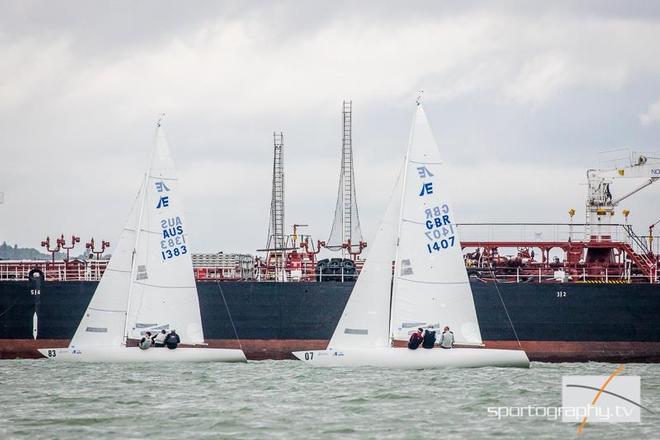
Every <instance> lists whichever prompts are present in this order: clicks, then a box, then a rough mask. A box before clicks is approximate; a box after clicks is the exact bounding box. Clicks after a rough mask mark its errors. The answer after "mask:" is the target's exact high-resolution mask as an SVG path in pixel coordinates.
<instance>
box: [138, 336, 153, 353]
mask: <svg viewBox="0 0 660 440" xmlns="http://www.w3.org/2000/svg"><path fill="white" fill-rule="evenodd" d="M138 346H139V347H140V350H146V349H148V348H149V347H151V332H146V333H145V334H144V336H142V339H140V343H139V344H138Z"/></svg>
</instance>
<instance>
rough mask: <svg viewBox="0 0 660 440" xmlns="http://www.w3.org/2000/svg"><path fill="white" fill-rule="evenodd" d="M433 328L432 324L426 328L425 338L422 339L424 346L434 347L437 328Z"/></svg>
mask: <svg viewBox="0 0 660 440" xmlns="http://www.w3.org/2000/svg"><path fill="white" fill-rule="evenodd" d="M431 329H433V326H432V325H431V326H429V328H427V329H426V330H424V340H423V341H422V347H424V348H433V346H434V345H435V330H431Z"/></svg>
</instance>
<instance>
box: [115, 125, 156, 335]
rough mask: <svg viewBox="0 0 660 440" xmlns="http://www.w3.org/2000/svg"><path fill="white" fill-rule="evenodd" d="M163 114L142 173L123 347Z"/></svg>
mask: <svg viewBox="0 0 660 440" xmlns="http://www.w3.org/2000/svg"><path fill="white" fill-rule="evenodd" d="M163 116H165V114H164V113H163V114H161V116H160V118H158V122H156V134H155V138H154V145H153V147H152V149H151V157H150V158H149V165H148V167H147V171H146V172H145V173H144V181H143V182H142V201H141V203H140V213H139V214H138V220H137V223H136V226H135V228H136V229H135V244H134V245H133V255H132V256H131V278H130V280H129V284H128V298H127V299H126V317H125V318H124V345H127V344H128V312H129V310H130V309H131V297H132V296H133V285H134V283H135V267H136V264H135V263H136V258H135V256H136V254H137V248H138V243H139V242H140V233H141V232H142V216H143V214H144V205H145V204H146V201H147V185H148V183H149V175H150V174H151V166H152V164H153V160H154V155H155V154H156V144H157V142H158V140H157V137H158V131H159V130H160V123H161V121H162V119H163Z"/></svg>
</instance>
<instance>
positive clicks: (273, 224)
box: [266, 132, 287, 281]
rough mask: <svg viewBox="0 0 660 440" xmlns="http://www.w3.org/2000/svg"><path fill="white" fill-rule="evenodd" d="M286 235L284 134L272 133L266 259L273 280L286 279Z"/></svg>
mask: <svg viewBox="0 0 660 440" xmlns="http://www.w3.org/2000/svg"><path fill="white" fill-rule="evenodd" d="M286 244H287V243H286V237H285V235H284V135H283V134H282V132H280V133H273V183H272V196H271V201H270V223H269V227H268V242H267V243H266V251H267V252H268V254H267V256H266V261H267V263H268V264H269V265H270V264H271V263H272V264H273V265H274V268H275V280H276V281H286Z"/></svg>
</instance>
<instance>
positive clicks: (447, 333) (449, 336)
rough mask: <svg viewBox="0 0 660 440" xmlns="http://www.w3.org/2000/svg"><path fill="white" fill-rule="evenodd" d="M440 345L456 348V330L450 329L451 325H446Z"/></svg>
mask: <svg viewBox="0 0 660 440" xmlns="http://www.w3.org/2000/svg"><path fill="white" fill-rule="evenodd" d="M440 347H442V348H454V332H452V331H451V330H449V326H445V330H444V331H443V332H442V335H441V336H440Z"/></svg>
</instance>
